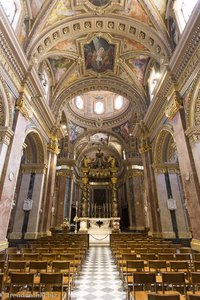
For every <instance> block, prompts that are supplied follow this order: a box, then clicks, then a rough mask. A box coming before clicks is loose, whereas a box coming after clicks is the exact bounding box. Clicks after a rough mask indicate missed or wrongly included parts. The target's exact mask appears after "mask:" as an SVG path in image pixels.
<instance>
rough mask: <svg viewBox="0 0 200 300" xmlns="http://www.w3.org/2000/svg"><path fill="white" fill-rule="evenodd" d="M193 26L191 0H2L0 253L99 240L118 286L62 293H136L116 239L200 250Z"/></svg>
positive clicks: (197, 32)
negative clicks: (106, 290) (116, 275)
mask: <svg viewBox="0 0 200 300" xmlns="http://www.w3.org/2000/svg"><path fill="white" fill-rule="evenodd" d="M199 39H200V1H199V0H190V1H188V0H51V1H48V0H9V1H6V0H0V262H1V258H2V261H3V260H4V259H5V260H6V261H8V266H9V255H10V254H19V253H16V252H15V250H13V252H12V250H11V248H16V249H17V245H20V247H21V248H23V249H26V250H28V249H29V248H30V245H32V247H33V248H32V252H35V251H34V250H33V249H35V250H36V249H37V247H38V249H39V248H41V249H42V248H43V247H44V246H45V244H48V243H54V242H55V244H54V246H55V245H57V247H55V248H56V249H58V248H59V247H58V246H59V244H61V245H63V248H65V247H67V246H68V247H69V248H70V247H72V245H73V246H74V247H75V248H76V247H77V248H79V250H80V252H79V254H80V253H81V254H80V257H81V259H80V261H79V263H80V265H81V264H83V265H84V264H86V265H87V266H88V268H90V267H91V265H92V266H93V265H95V264H94V262H95V259H96V258H95V257H96V256H98V255H97V254H95V253H94V252H93V251H95V250H94V249H96V251H98V253H99V257H101V258H99V259H101V260H102V263H105V266H107V267H106V268H107V269H108V270H110V269H112V270H113V267H112V266H111V264H110V260H113V259H114V260H113V261H114V264H115V267H116V269H115V272H118V271H119V270H120V280H121V281H122V282H123V284H124V285H125V286H126V285H127V286H126V288H125V290H126V293H125V296H124V294H123V292H121V294H120V295H118V296H117V294H116V295H114V294H112V296H111V295H108V294H109V293H108V294H106V295H104V296H102V298H100V296H98V297H99V298H98V297H96V298H95V297H93V298H92V296H91V295H92V294H91V295H89V296H88V295H87V297H86V296H85V298H84V295H82V294H80V295H79V294H77V295H78V296H77V297H76V296H72V297H71V290H72V291H73V286H74V285H75V283H74V282H75V281H76V280H75V279H72V276H71V275H69V278H70V279H69V280H70V282H71V283H70V287H69V286H68V292H67V296H66V295H65V297H67V298H66V299H70V297H71V299H86V300H89V299H104V300H106V299H108V298H111V299H136V300H137V299H139V300H143V299H147V298H142V297H141V298H140V297H139V298H137V297H136V296H135V291H134V287H133V288H132V289H130V288H129V283H127V282H128V279H127V278H128V276H125V275H124V271H123V268H125V266H126V267H127V265H126V264H125V266H124V265H123V261H124V260H126V259H125V258H124V260H123V259H122V253H121V252H119V251H118V249H119V248H120V246H121V247H122V245H123V244H124V247H127V249H126V250H128V248H129V247H130V248H131V247H132V249H134V250H133V251H132V252H134V254H135V255H136V256H135V258H134V257H132V259H130V257H129V260H134V259H138V257H139V258H140V259H142V257H143V256H142V255H141V253H142V252H141V253H140V251H139V250H138V251H136V250H135V249H136V248H137V247H136V244H138V245H140V246H141V249H142V248H144V249H145V248H146V247H147V248H148V250H149V252H151V251H150V249H151V248H153V249H154V250H155V249H156V248H159V247H155V245H157V246H158V241H159V243H160V244H159V245H161V244H162V247H163V248H168V252H170V253H172V254H173V255H176V254H177V255H178V254H180V253H182V254H184V248H185V254H188V253H189V255H190V260H191V257H193V256H192V255H193V254H194V255H195V254H196V255H198V252H200V217H199V216H200V93H199V87H200V42H199ZM63 239H64V240H63ZM56 241H57V243H56ZM64 241H65V243H66V244H65V243H64ZM147 244H148V245H149V246H147ZM34 245H35V248H34ZM61 245H60V250H59V251H58V252H57V253H61V252H62V251H61ZM64 245H65V246H64ZM170 245H171V246H172V245H173V247H169V246H170ZM23 246H24V247H23ZM101 246H102V247H101ZM178 247H179V248H178ZM21 248H18V250H19V249H21ZM75 248H74V251H75ZM90 248H91V250H89V249H90ZM108 248H109V250H108ZM122 248H123V247H122ZM138 248H139V247H138ZM169 248H170V249H171V250H170V251H169ZM186 248H187V249H186ZM9 249H10V252H9ZM49 249H50V248H49ZM144 249H143V250H144ZM160 249H161V248H160ZM172 249H173V250H172ZM174 249H175V250H174ZM177 249H178V250H177ZM54 250H55V249H54ZM41 251H42V250H41ZM55 251H56V250H55ZM81 251H82V252H81ZM88 251H89V253H90V254H89V255H90V258H89V259H88V258H87V255H88V254H87V253H88ZM109 251H110V252H109ZM141 251H142V250H141ZM173 251H175V252H174V253H173ZM187 251H188V253H187ZM30 252H31V251H30ZM49 252H50V250H49ZM122 252H123V251H122ZM125 252H128V251H125ZM132 252H131V253H132ZM147 252H148V251H147ZM166 252H167V251H166ZM24 253H25V252H24ZM24 253H23V255H25V254H24ZM27 253H28V251H27ZM41 253H42V252H41ZM41 253H39V254H38V255H42V254H41ZM69 253H70V250H69ZM69 253H68V254H69ZM74 253H75V252H74ZM155 253H156V254H155V255H156V257H157V259H158V257H159V255H158V253H159V251H158V252H156V250H155ZM31 254H33V253H31ZM34 254H36V253H34ZM48 254H50V253H48ZM54 254H55V253H54ZM65 254H66V253H65ZM65 254H63V255H65ZM132 254H133V253H132ZM149 254H150V253H149ZM151 254H152V253H151ZM1 255H2V256H1ZM5 255H6V258H5ZM20 255H21V254H20ZM66 255H67V254H66ZM107 255H108V256H109V257H110V258H109V259H110V260H108V261H105V262H103V261H104V259H105V257H107ZM60 256H61V255H60ZM41 257H42V256H40V258H41ZM80 257H79V258H80ZM197 257H198V256H196V260H198V259H197ZM14 259H15V258H14V257H13V260H14ZM18 259H19V258H18ZM21 259H22V257H21ZM23 259H24V260H25V256H23ZM27 259H28V258H27ZM63 259H64V257H63ZM149 259H152V260H153V258H150V257H149ZM160 259H161V258H160ZM179 259H180V258H179ZM184 259H185V260H187V259H186V257H184ZM46 260H47V258H46ZM144 260H145V261H146V260H147V264H148V259H147V258H144ZM170 260H171V258H170ZM199 260H200V258H199ZM55 263H56V262H55ZM96 263H97V262H96ZM190 263H191V261H190ZM78 265H79V264H78V263H77V265H76V267H75V269H76V272H75V273H76V276H78V274H79V272H80V273H81V270H82V272H84V270H83V269H84V268H83V269H82V268H80V269H79V268H78ZM191 265H192V268H193V266H194V265H195V264H193V263H191V264H190V267H191ZM145 266H146V265H145ZM170 266H171V265H170ZM51 267H52V268H53V263H52V264H51ZM4 268H7V265H6V267H5V266H4ZM26 268H27V265H26ZM48 268H50V266H49V264H48ZM138 268H139V267H138ZM158 268H160V267H158ZM167 268H168V269H166V270H167V271H169V267H167ZM14 269H15V268H14ZM19 269H23V268H19ZM57 269H59V267H58V266H57V267H55V270H57ZM139 269H140V270H142V269H143V267H141V268H139ZM175 269H178V268H175ZM144 270H145V271H146V270H147V269H145V268H144ZM0 271H1V273H2V274H4V272H3V269H2V267H1V263H0ZM26 271H27V269H26ZM149 271H150V267H149ZM170 271H172V269H170ZM192 271H195V272H198V271H200V268H199V270H198V269H192V270H190V272H192ZM94 272H96V269H95V271H94ZM101 272H104V269H102V271H101ZM86 273H87V272H86ZM86 273H85V274H86ZM6 276H8V275H6ZM76 276H75V277H76ZM58 277H59V276H58ZM73 278H74V277H73ZM191 278H192V277H191ZM199 278H200V274H199ZM4 279H5V278H4V276H3V279H2V280H3V281H2V282H3V283H5V282H4V281H5V280H4ZM10 280H11V282H12V273H11V279H10ZM13 280H14V276H13ZM27 280H28V279H27ZM136 280H137V279H136V278H135V282H136ZM162 280H164V277H163V278H162ZM0 281H1V274H0ZM40 283H41V284H42V276H41V277H40ZM199 283H200V279H199ZM117 285H118V283H116V286H117ZM75 286H76V285H75ZM0 288H1V283H0ZM91 288H92V287H91ZM10 290H12V289H11V288H10ZM187 292H188V291H187ZM199 294H200V293H199ZM0 295H1V293H0ZM72 295H73V292H72ZM73 297H74V298H73ZM106 297H107V298H106ZM154 297H157V293H153V295H150V294H148V300H154V299H157V300H159V299H163V298H154ZM174 297H175V298H169V300H170V299H182V298H176V296H174ZM178 297H182V296H180V295H179V296H178ZM184 297H185V295H184ZM186 297H189V298H188V299H191V300H192V299H193V298H192V296H191V298H190V295H187V296H186ZM0 298H1V297H0ZM2 299H3V298H2ZM37 299H38V298H37ZM61 299H62V297H61ZM63 299H64V298H63ZM165 299H166V300H167V299H168V298H165ZM184 299H186V298H184ZM195 299H200V296H199V298H195Z"/></svg>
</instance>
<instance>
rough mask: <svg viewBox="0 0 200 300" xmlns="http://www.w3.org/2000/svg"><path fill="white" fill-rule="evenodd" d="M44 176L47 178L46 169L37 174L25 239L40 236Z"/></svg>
mask: <svg viewBox="0 0 200 300" xmlns="http://www.w3.org/2000/svg"><path fill="white" fill-rule="evenodd" d="M44 178H45V169H43V170H41V171H40V172H37V173H36V174H35V180H34V187H33V193H32V201H33V204H32V209H31V210H30V213H29V219H28V227H27V232H26V234H25V239H36V238H37V237H38V231H39V218H40V209H41V201H42V195H43V187H44Z"/></svg>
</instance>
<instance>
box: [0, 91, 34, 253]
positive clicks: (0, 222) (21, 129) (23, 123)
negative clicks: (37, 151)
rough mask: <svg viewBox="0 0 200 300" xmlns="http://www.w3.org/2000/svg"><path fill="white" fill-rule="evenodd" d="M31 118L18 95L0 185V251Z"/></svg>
mask: <svg viewBox="0 0 200 300" xmlns="http://www.w3.org/2000/svg"><path fill="white" fill-rule="evenodd" d="M31 116H32V111H31V108H30V107H29V106H28V103H26V104H25V98H24V95H23V94H22V95H20V97H19V99H18V100H17V102H16V111H15V116H14V122H13V131H14V135H13V138H12V142H11V143H10V145H9V150H8V151H7V159H6V162H5V165H4V172H3V173H2V176H1V185H0V250H1V249H3V248H5V247H7V240H6V234H7V229H8V224H9V219H10V213H11V209H12V201H13V197H14V192H15V187H16V182H17V177H18V172H19V167H20V163H21V156H22V149H23V143H24V138H25V130H26V128H27V125H28V119H29V118H30V117H31Z"/></svg>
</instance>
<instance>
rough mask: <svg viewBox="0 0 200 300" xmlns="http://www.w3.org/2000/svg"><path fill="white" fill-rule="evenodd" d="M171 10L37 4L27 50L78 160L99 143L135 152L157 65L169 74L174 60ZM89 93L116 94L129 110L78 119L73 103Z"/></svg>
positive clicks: (154, 5)
mask: <svg viewBox="0 0 200 300" xmlns="http://www.w3.org/2000/svg"><path fill="white" fill-rule="evenodd" d="M166 3H167V0H155V1H150V0H148V1H147V0H127V1H126V0H112V1H111V0H52V1H48V0H44V1H41V0H32V1H30V7H29V8H30V10H31V14H32V20H33V26H32V29H31V32H30V35H29V38H28V40H27V43H26V49H25V50H26V53H27V56H28V58H29V59H30V60H31V61H32V63H33V64H34V65H35V66H36V68H37V70H38V73H40V74H41V73H42V72H43V73H45V74H46V75H45V76H46V81H45V85H44V87H45V86H49V90H48V93H49V94H50V97H49V99H50V100H49V105H50V107H51V109H52V111H53V113H54V114H55V116H56V117H57V120H58V122H59V121H61V119H62V115H63V113H64V115H65V119H66V123H67V128H68V129H67V132H66V134H68V141H69V143H71V144H72V148H74V149H75V148H76V150H77V153H79V154H80V153H82V149H87V150H88V149H89V148H90V149H92V147H93V146H94V145H95V146H96V144H95V143H94V141H93V140H92V139H93V138H94V136H95V135H96V138H97V137H98V136H100V137H103V136H104V135H105V136H107V137H106V138H105V136H104V138H105V140H106V141H109V142H106V143H105V144H102V145H101V147H104V146H105V147H108V148H109V147H110V149H112V150H113V149H114V150H113V151H115V150H116V151H118V150H119V149H120V145H121V149H120V151H118V153H122V151H121V150H123V149H126V148H129V151H131V145H132V144H131V143H132V140H131V138H130V136H131V131H132V129H133V127H134V124H135V123H136V122H137V121H139V120H141V119H142V118H143V117H144V115H145V112H146V110H147V108H148V105H149V97H148V88H147V86H148V82H147V79H148V76H149V72H150V70H151V67H152V65H153V64H155V63H157V64H158V65H159V66H161V67H162V65H163V64H166V63H167V62H168V60H169V58H170V55H171V52H172V45H171V42H170V39H169V35H168V32H167V29H166V26H165V10H166ZM45 88H46V87H45ZM46 92H47V88H46ZM90 93H93V94H94V95H95V93H96V96H98V95H100V94H102V95H103V94H105V93H114V94H115V95H120V96H122V97H124V98H126V99H127V100H126V101H127V102H126V103H125V104H126V105H125V106H124V107H123V108H122V109H121V111H119V112H118V113H116V112H114V111H112V113H111V112H110V114H108V115H107V116H106V115H104V116H100V115H99V116H95V114H92V112H90V113H89V111H88V110H87V111H82V112H78V110H77V109H76V108H75V107H73V105H72V101H73V99H74V98H75V97H77V96H80V95H90ZM86 98H87V97H86ZM125 132H126V133H125ZM123 134H124V136H123ZM100 139H101V138H100ZM92 141H93V142H92ZM99 142H100V141H99ZM92 143H94V145H93V144H92ZM97 143H98V142H97ZM75 145H76V147H75ZM118 145H119V146H118ZM85 147H86V148H85ZM126 150H127V149H126ZM84 151H85V150H84ZM91 151H92V150H91Z"/></svg>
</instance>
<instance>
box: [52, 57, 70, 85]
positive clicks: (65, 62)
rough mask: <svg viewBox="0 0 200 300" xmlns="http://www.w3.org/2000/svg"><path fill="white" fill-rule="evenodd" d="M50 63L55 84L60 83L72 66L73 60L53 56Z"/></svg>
mask: <svg viewBox="0 0 200 300" xmlns="http://www.w3.org/2000/svg"><path fill="white" fill-rule="evenodd" d="M49 62H50V64H51V67H52V70H53V73H54V77H55V82H56V83H58V81H59V80H60V78H61V77H62V76H63V75H64V73H65V72H66V71H67V70H68V68H69V66H70V65H71V60H70V59H68V58H66V57H60V56H53V57H51V58H49Z"/></svg>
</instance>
